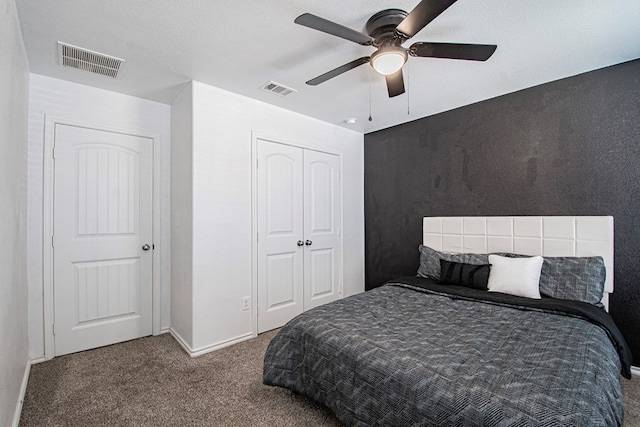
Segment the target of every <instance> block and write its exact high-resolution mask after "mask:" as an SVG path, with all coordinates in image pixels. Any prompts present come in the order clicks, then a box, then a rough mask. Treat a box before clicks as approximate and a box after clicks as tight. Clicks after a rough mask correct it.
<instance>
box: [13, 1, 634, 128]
mask: <svg viewBox="0 0 640 427" xmlns="http://www.w3.org/2000/svg"><path fill="white" fill-rule="evenodd" d="M418 2H419V1H418V0H348V1H345V0H325V1H317V0H316V1H311V0H269V1H264V0H263V1H259V0H234V1H221V0H213V1H211V0H191V1H187V0H181V1H178V0H134V1H132V0H109V1H104V0H100V1H98V0H47V1H42V0H16V4H17V6H18V11H19V16H20V22H21V25H22V31H23V35H24V41H25V45H26V48H27V53H28V56H29V64H30V70H31V72H33V73H36V74H42V75H46V76H51V77H55V78H60V79H64V80H69V81H73V82H77V83H81V84H86V85H89V86H95V87H99V88H103V89H107V90H112V91H116V92H121V93H126V94H130V95H133V96H138V97H142V98H147V99H151V100H155V101H159V102H163V103H168V104H170V103H171V101H172V100H173V98H174V97H175V96H176V95H177V93H178V92H179V91H180V90H181V89H182V87H183V86H184V84H185V83H186V82H188V81H189V80H198V81H200V82H203V83H207V84H211V85H214V86H218V87H221V88H223V89H227V90H229V91H232V92H236V93H239V94H242V95H245V96H248V97H251V98H255V99H259V100H262V101H264V102H267V103H270V104H273V105H278V106H280V107H283V108H286V109H288V110H293V111H296V112H299V113H301V114H305V115H308V116H312V117H315V118H317V119H320V120H323V121H326V122H329V123H334V124H337V125H340V126H344V127H348V128H351V129H354V130H356V131H359V132H364V133H366V132H371V131H374V130H378V129H382V128H386V127H389V126H393V125H397V124H400V123H404V122H407V121H410V120H415V119H417V118H420V117H424V116H427V115H432V114H435V113H438V112H442V111H446V110H450V109H453V108H456V107H460V106H463V105H467V104H470V103H473V102H477V101H481V100H484V99H488V98H492V97H495V96H498V95H502V94H505V93H509V92H514V91H517V90H520V89H523V88H527V87H531V86H535V85H538V84H541V83H545V82H549V81H552V80H557V79H560V78H563V77H568V76H572V75H576V74H579V73H583V72H586V71H590V70H594V69H597V68H602V67H605V66H609V65H613V64H617V63H620V62H624V61H628V60H632V59H636V58H640V43H639V41H640V24H639V23H640V1H638V0H562V1H558V0H536V1H531V0H528V1H524V0H483V1H478V0H458V1H457V2H456V3H455V4H454V5H453V6H451V7H450V8H449V9H447V10H446V11H445V12H444V13H443V14H442V15H440V16H439V17H438V18H436V19H435V20H434V21H433V22H431V23H430V24H429V25H428V26H427V27H425V28H424V29H423V30H422V31H420V32H419V33H418V34H417V35H416V36H415V37H413V38H412V39H411V40H409V41H408V42H407V43H405V46H408V45H410V44H411V43H413V42H416V41H434V42H462V43H486V44H497V45H498V49H497V51H496V53H495V54H494V55H493V56H492V57H491V58H490V59H489V60H488V61H487V62H472V61H458V60H448V59H426V58H409V62H408V63H407V65H405V84H406V86H407V89H408V91H407V93H406V94H404V95H401V96H398V97H396V98H393V99H389V98H388V97H387V93H386V87H385V83H384V78H383V77H382V76H380V75H378V74H376V73H375V72H374V71H373V70H372V69H371V67H370V66H368V65H362V66H361V67H359V68H356V69H354V70H351V71H349V72H347V73H345V74H343V75H341V76H338V77H336V78H334V79H332V80H329V81H327V82H326V83H323V84H321V85H319V86H315V87H313V86H307V85H305V83H304V82H305V81H307V80H309V79H311V78H313V77H316V76H318V75H319V74H322V73H324V72H326V71H328V70H330V69H333V68H335V67H337V66H339V65H342V64H344V63H347V62H349V61H351V60H353V59H355V58H358V57H361V56H366V55H370V54H371V53H372V51H373V49H372V48H370V47H364V46H360V45H357V44H354V43H351V42H348V41H346V40H342V39H339V38H336V37H332V36H330V35H327V34H324V33H321V32H318V31H313V30H311V29H309V28H305V27H302V26H299V25H296V24H294V23H293V20H294V19H295V18H296V17H297V16H298V15H300V14H302V13H304V12H309V13H313V14H315V15H319V16H321V17H324V18H326V19H329V20H332V21H335V22H338V23H340V24H342V25H345V26H348V27H351V28H353V29H355V30H358V31H364V24H365V22H366V21H367V19H368V18H369V17H370V16H371V15H373V14H374V13H376V12H378V11H380V10H382V9H388V8H401V9H404V10H406V11H411V10H412V9H413V7H415V5H416V4H418ZM58 40H60V41H63V42H66V43H70V44H73V45H77V46H80V47H83V48H86V49H91V50H94V51H98V52H101V53H105V54H108V55H113V56H116V57H120V58H124V59H125V60H126V63H125V64H124V66H123V69H122V72H121V76H120V77H119V78H118V79H116V80H113V79H110V78H107V77H102V76H97V75H95V76H94V75H91V74H87V73H84V72H81V71H78V70H74V69H69V68H62V67H60V66H59V65H58V63H57V57H56V42H57V41H58ZM270 80H274V81H276V82H278V83H281V84H284V85H286V86H290V87H293V88H295V89H297V90H298V92H297V93H295V94H292V95H289V96H287V97H284V98H283V97H279V96H277V95H274V94H271V93H265V92H262V91H261V90H260V89H259V88H260V87H261V86H262V85H263V84H264V83H267V82H268V81H270ZM369 82H371V90H370V91H369ZM370 97H371V114H372V116H373V121H371V122H369V121H368V120H367V118H368V116H369V105H370V103H369V99H370ZM348 117H355V118H357V119H358V122H357V123H356V124H355V125H347V124H345V123H344V119H346V118H348Z"/></svg>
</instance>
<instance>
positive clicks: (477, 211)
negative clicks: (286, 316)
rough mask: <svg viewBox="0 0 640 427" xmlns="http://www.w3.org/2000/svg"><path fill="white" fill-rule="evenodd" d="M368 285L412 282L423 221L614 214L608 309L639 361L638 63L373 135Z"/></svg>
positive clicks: (368, 171)
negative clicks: (432, 218)
mask: <svg viewBox="0 0 640 427" xmlns="http://www.w3.org/2000/svg"><path fill="white" fill-rule="evenodd" d="M364 155H365V156H364V158H365V236H366V288H367V289H372V288H374V287H376V286H379V285H381V284H382V283H383V282H385V281H386V280H389V279H392V278H394V277H397V276H401V275H413V274H415V272H416V270H417V268H418V261H419V257H418V245H419V244H420V243H421V238H422V217H424V216H464V215H483V216H485V215H486V216H488V215H613V217H614V227H615V261H614V262H615V292H614V294H613V295H612V298H611V303H610V312H611V314H612V316H613V317H614V319H615V321H616V323H617V324H618V326H619V327H620V329H621V330H622V332H623V334H624V336H625V338H626V339H627V341H628V342H629V344H630V346H631V348H632V351H633V355H634V360H635V362H634V364H636V365H639V364H640V60H636V61H631V62H627V63H624V64H620V65H616V66H613V67H608V68H604V69H601V70H596V71H592V72H589V73H586V74H581V75H578V76H575V77H570V78H566V79H563V80H558V81H555V82H552V83H547V84H544V85H540V86H536V87H533V88H530V89H526V90H522V91H519V92H515V93H512V94H508V95H504V96H501V97H498V98H494V99H490V100H487V101H483V102H480V103H477V104H473V105H469V106H465V107H462V108H458V109H456V110H452V111H448V112H445V113H441V114H438V115H435V116H429V117H425V118H423V119H419V120H416V121H413V122H410V123H407V124H403V125H400V126H396V127H393V128H388V129H384V130H381V131H378V132H374V133H370V134H367V135H365V150H364Z"/></svg>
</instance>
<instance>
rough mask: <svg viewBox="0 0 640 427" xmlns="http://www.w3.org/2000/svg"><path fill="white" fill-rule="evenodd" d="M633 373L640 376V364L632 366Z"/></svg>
mask: <svg viewBox="0 0 640 427" xmlns="http://www.w3.org/2000/svg"><path fill="white" fill-rule="evenodd" d="M631 375H633V376H636V375H637V376H640V366H632V367H631Z"/></svg>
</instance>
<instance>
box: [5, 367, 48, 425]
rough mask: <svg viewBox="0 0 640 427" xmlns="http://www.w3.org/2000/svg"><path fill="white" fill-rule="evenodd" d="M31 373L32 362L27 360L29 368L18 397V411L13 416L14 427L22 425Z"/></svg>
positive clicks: (25, 372) (26, 368) (26, 370)
mask: <svg viewBox="0 0 640 427" xmlns="http://www.w3.org/2000/svg"><path fill="white" fill-rule="evenodd" d="M43 359H44V358H43ZM30 373H31V360H27V366H26V367H25V368H24V375H23V376H22V385H21V386H20V394H19V395H18V404H17V405H16V411H15V412H14V414H13V423H12V424H11V425H12V426H13V427H18V424H19V423H20V415H22V403H23V402H24V396H25V394H26V393H27V383H28V382H29V374H30Z"/></svg>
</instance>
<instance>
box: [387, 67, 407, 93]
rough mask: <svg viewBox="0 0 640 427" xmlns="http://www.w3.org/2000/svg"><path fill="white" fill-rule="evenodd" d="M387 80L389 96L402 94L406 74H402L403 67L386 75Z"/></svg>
mask: <svg viewBox="0 0 640 427" xmlns="http://www.w3.org/2000/svg"><path fill="white" fill-rule="evenodd" d="M385 79H386V80H387V90H388V91H389V98H393V97H394V96H398V95H402V94H403V93H404V76H403V75H402V68H400V69H399V70H398V71H396V72H395V73H393V74H389V75H388V76H385Z"/></svg>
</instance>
